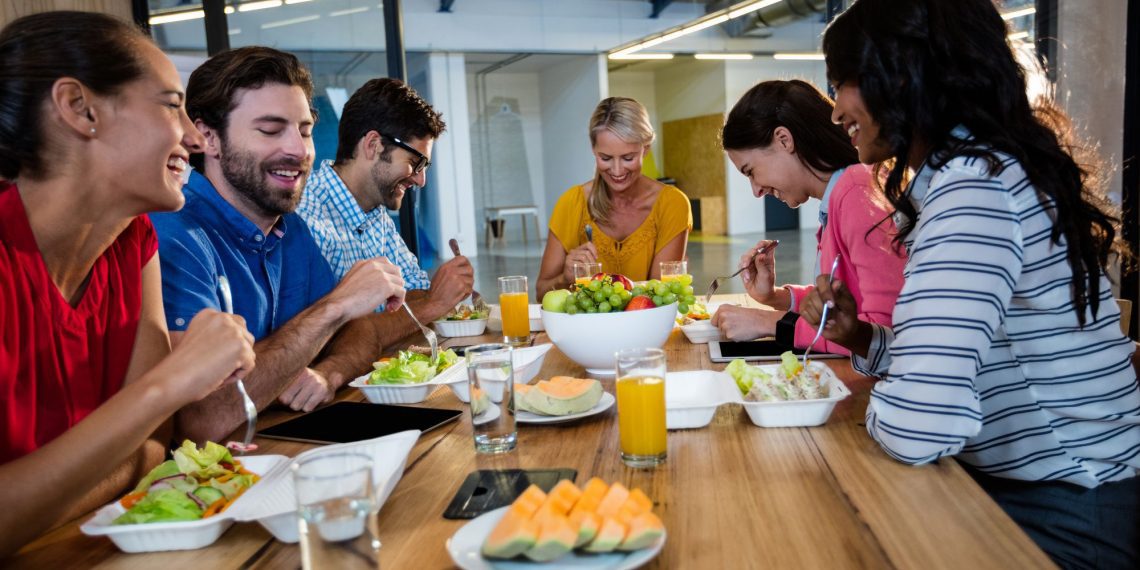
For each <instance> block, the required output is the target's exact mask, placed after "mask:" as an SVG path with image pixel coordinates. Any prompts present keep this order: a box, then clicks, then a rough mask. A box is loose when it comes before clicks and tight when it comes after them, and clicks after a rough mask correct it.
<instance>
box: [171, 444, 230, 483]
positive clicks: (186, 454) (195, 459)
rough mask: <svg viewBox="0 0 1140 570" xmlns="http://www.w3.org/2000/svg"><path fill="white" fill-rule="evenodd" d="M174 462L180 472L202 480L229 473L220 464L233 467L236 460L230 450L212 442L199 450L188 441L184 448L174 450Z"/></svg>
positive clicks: (183, 445)
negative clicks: (224, 463)
mask: <svg viewBox="0 0 1140 570" xmlns="http://www.w3.org/2000/svg"><path fill="white" fill-rule="evenodd" d="M174 461H175V463H177V464H178V469H179V470H180V471H182V472H183V473H186V474H187V475H193V476H195V477H197V478H198V479H199V480H202V479H209V478H211V477H220V476H222V475H225V474H226V473H229V472H230V470H229V469H226V468H225V467H222V466H221V465H218V463H220V462H223V461H224V462H226V463H229V464H231V465H232V464H233V462H234V458H233V456H232V455H230V450H228V449H226V448H225V447H223V446H221V445H218V444H216V443H214V442H212V441H207V442H206V445H204V446H203V447H202V449H200V450H199V449H198V447H197V446H196V445H194V442H192V441H190V440H186V441H183V442H182V447H179V448H178V449H176V450H174Z"/></svg>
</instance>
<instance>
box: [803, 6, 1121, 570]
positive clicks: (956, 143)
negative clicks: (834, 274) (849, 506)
mask: <svg viewBox="0 0 1140 570" xmlns="http://www.w3.org/2000/svg"><path fill="white" fill-rule="evenodd" d="M1006 34H1007V29H1006V26H1005V23H1004V21H1003V20H1002V19H1001V17H1000V15H999V14H998V12H997V10H996V9H995V8H994V5H993V3H992V2H991V0H956V1H954V2H946V1H944V0H859V1H857V2H856V3H855V4H854V5H853V6H852V7H851V8H850V9H848V10H847V11H846V12H845V13H844V14H843V15H841V16H840V17H839V18H837V19H836V20H835V22H834V23H832V24H831V26H829V28H828V30H827V32H826V34H825V36H824V40H823V47H824V52H825V54H826V59H827V73H828V79H829V81H831V83H832V84H833V85H834V86H835V89H836V106H835V113H834V115H833V119H834V120H835V121H836V122H838V123H841V124H842V125H843V128H844V129H845V130H846V131H847V132H848V134H849V135H850V136H851V140H852V144H854V145H855V146H856V147H857V148H858V151H859V159H860V161H862V162H864V163H868V164H870V163H876V162H882V161H890V160H893V161H894V164H893V166H892V167H891V169H890V172H889V175H888V176H887V178H886V182H885V183H884V191H885V194H886V196H887V199H888V200H889V201H890V202H891V204H892V205H893V206H894V208H895V210H896V214H895V221H896V224H897V225H898V228H899V238H898V239H899V240H901V242H902V244H903V245H905V247H906V250H907V252H908V255H909V259H908V261H907V264H906V268H905V283H904V285H903V289H902V291H901V293H900V294H899V298H898V302H897V304H896V306H895V310H894V316H893V322H894V324H893V327H886V326H882V325H876V324H869V323H865V322H860V321H858V320H857V319H856V315H857V308H856V306H855V302H854V300H853V299H852V297H851V295H850V294H849V292H848V291H847V290H846V288H845V287H844V285H843V283H842V282H841V280H836V281H835V283H834V287H828V285H827V280H826V277H827V276H821V278H820V279H819V280H818V281H817V289H816V291H817V292H816V293H815V294H813V295H812V296H809V297H808V298H807V299H805V301H804V304H803V307H802V314H803V316H804V318H805V319H806V320H808V321H809V322H811V323H818V322H819V320H820V314H821V308H822V306H823V303H829V304H831V305H832V307H833V310H832V311H831V314H830V315H829V316H828V318H829V322H828V325H827V327H826V328H825V332H824V335H825V337H826V338H828V339H830V340H833V341H835V342H837V343H839V344H842V345H844V346H847V347H848V348H850V349H851V351H852V353H853V362H854V364H855V367H856V368H857V369H858V370H860V371H862V372H864V373H867V374H872V375H876V376H879V377H880V378H882V381H880V382H878V383H877V384H876V385H875V387H874V388H873V390H872V393H871V400H870V405H869V407H868V409H867V430H868V431H869V432H870V434H871V437H873V438H874V439H875V440H876V441H877V442H879V444H880V445H881V446H882V448H883V449H884V450H885V451H886V452H887V453H888V454H889V455H891V456H892V457H895V458H896V459H898V460H900V461H904V462H907V463H913V464H921V463H927V462H931V461H934V460H937V459H939V458H941V457H944V456H951V455H952V456H956V457H957V458H958V459H959V460H960V461H961V462H962V463H963V464H965V465H966V466H967V467H968V469H969V470H970V471H971V473H972V474H973V475H974V476H975V479H976V480H977V481H978V483H979V484H981V485H982V487H983V488H985V489H986V490H987V491H988V492H989V493H990V494H991V496H993V497H994V499H995V500H996V501H997V502H998V503H999V504H1001V505H1002V507H1003V508H1004V509H1005V510H1006V512H1007V513H1009V514H1010V516H1011V517H1013V518H1014V519H1015V520H1016V521H1017V522H1018V523H1019V524H1021V526H1022V528H1024V529H1025V530H1026V532H1027V533H1028V534H1029V535H1030V536H1031V537H1032V538H1033V539H1034V540H1035V541H1036V542H1037V543H1038V544H1039V545H1040V546H1041V547H1042V548H1043V549H1044V550H1045V551H1046V552H1048V553H1049V554H1050V556H1052V557H1053V559H1054V560H1055V561H1056V562H1057V563H1058V564H1060V565H1062V566H1065V567H1083V566H1088V565H1092V566H1096V567H1100V568H1115V567H1136V566H1137V565H1138V564H1140V556H1138V549H1140V525H1138V524H1137V520H1138V518H1137V513H1138V509H1140V503H1138V499H1137V497H1138V495H1140V484H1138V482H1140V479H1138V478H1137V477H1136V473H1137V469H1138V468H1140V455H1138V454H1140V391H1138V388H1137V382H1136V372H1135V371H1134V369H1133V367H1132V364H1131V355H1132V352H1133V343H1132V342H1131V341H1130V340H1129V339H1128V338H1126V337H1125V336H1124V335H1123V334H1121V332H1120V326H1119V325H1120V313H1119V309H1118V308H1117V305H1116V304H1115V303H1114V302H1113V298H1112V290H1111V286H1110V284H1109V282H1108V279H1107V278H1106V275H1105V268H1106V267H1107V266H1108V264H1109V262H1110V259H1111V258H1112V255H1113V247H1114V243H1113V242H1114V241H1115V237H1116V235H1117V234H1116V229H1115V226H1116V225H1117V224H1118V222H1119V220H1117V219H1116V218H1113V217H1112V216H1111V215H1110V214H1109V211H1110V208H1109V207H1108V205H1107V203H1106V202H1105V201H1104V200H1103V199H1101V198H1099V197H1098V196H1097V194H1096V192H1095V191H1094V188H1093V183H1092V173H1091V172H1089V171H1086V170H1084V169H1082V167H1081V166H1080V165H1079V164H1077V162H1076V161H1075V160H1074V159H1073V156H1072V150H1071V148H1072V147H1071V146H1070V145H1069V144H1067V142H1066V138H1067V137H1066V136H1065V135H1064V133H1065V131H1066V128H1065V127H1066V126H1067V123H1066V121H1065V118H1064V115H1063V114H1062V113H1061V112H1060V111H1058V110H1057V109H1056V108H1055V107H1053V106H1052V105H1051V104H1050V103H1049V102H1047V101H1039V102H1037V105H1036V106H1034V105H1031V103H1030V101H1029V100H1028V97H1027V96H1026V94H1025V93H1026V90H1025V86H1026V79H1025V74H1024V72H1023V71H1022V69H1021V68H1020V67H1019V66H1018V64H1017V62H1016V60H1015V58H1014V55H1013V53H1012V51H1011V49H1010V46H1009V44H1008V43H1007V40H1006ZM1059 133H1061V134H1059ZM907 179H909V183H906V182H905V180H907Z"/></svg>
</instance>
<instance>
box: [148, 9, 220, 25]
mask: <svg viewBox="0 0 1140 570" xmlns="http://www.w3.org/2000/svg"><path fill="white" fill-rule="evenodd" d="M205 17H206V13H205V12H203V11H202V10H190V11H189V12H174V13H172V14H160V15H158V16H151V17H150V18H149V19H148V20H147V22H148V23H149V24H150V25H152V26H157V25H159V24H169V23H171V22H185V21H186V20H197V19H200V18H205Z"/></svg>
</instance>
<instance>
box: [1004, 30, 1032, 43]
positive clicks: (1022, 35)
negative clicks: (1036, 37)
mask: <svg viewBox="0 0 1140 570" xmlns="http://www.w3.org/2000/svg"><path fill="white" fill-rule="evenodd" d="M1028 37H1029V32H1027V31H1025V30H1022V31H1020V32H1014V33H1012V34H1010V35H1008V36H1006V37H1005V39H1007V40H1009V41H1011V42H1015V41H1017V40H1024V39H1025V38H1028Z"/></svg>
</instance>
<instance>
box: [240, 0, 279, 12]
mask: <svg viewBox="0 0 1140 570" xmlns="http://www.w3.org/2000/svg"><path fill="white" fill-rule="evenodd" d="M280 5H281V0H260V1H258V2H246V3H244V4H241V5H239V6H238V12H252V11H254V10H264V9H266V8H276V7H278V6H280Z"/></svg>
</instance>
